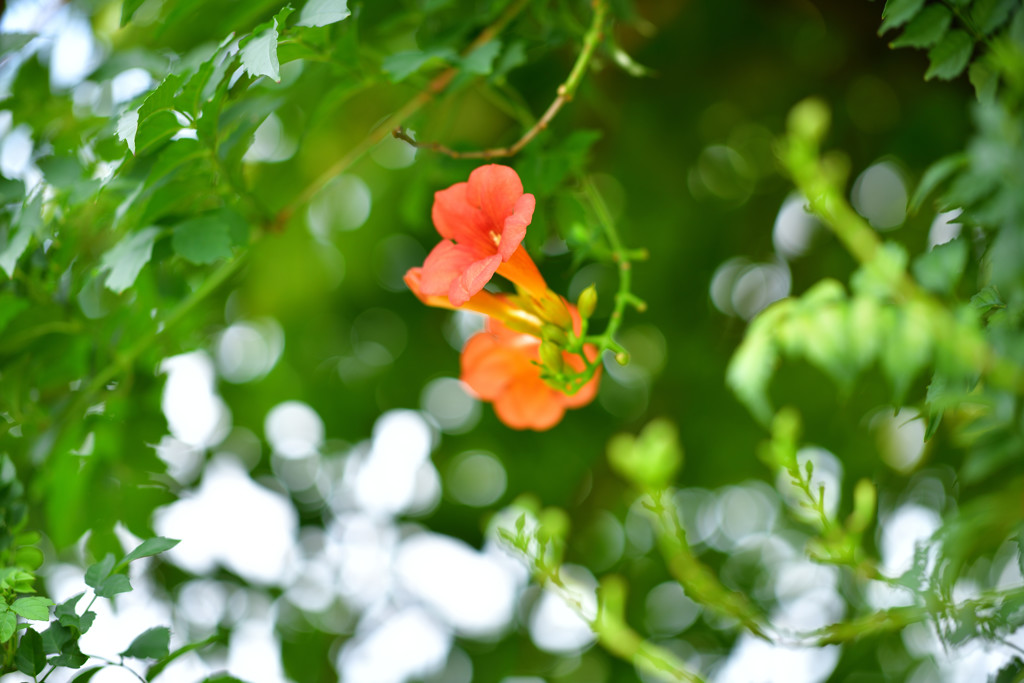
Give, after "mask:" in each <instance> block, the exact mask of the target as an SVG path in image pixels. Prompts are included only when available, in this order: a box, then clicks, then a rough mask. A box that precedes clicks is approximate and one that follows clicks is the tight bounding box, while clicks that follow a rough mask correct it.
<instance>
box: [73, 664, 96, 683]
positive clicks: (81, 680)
mask: <svg viewBox="0 0 1024 683" xmlns="http://www.w3.org/2000/svg"><path fill="white" fill-rule="evenodd" d="M100 671H103V667H102V666H91V667H89V668H88V669H82V671H80V672H79V673H78V675H77V676H75V677H74V678H72V679H71V683H89V680H90V679H91V678H92V677H93V676H95V675H96V674H98V673H99V672H100Z"/></svg>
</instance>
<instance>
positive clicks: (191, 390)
mask: <svg viewBox="0 0 1024 683" xmlns="http://www.w3.org/2000/svg"><path fill="white" fill-rule="evenodd" d="M160 371H161V372H164V373H167V383H166V384H165V385H164V393H163V399H162V401H161V407H162V408H163V412H164V415H165V416H166V417H167V425H168V427H169V428H170V431H171V434H172V435H173V436H174V438H176V439H178V440H179V441H181V442H183V443H186V444H188V445H190V446H195V447H197V448H208V447H210V446H213V445H214V444H217V443H219V442H220V441H222V440H223V439H224V437H225V436H227V433H228V431H230V429H231V412H230V411H229V410H228V407H227V405H226V404H225V403H224V401H223V400H222V399H221V397H220V396H218V395H217V393H216V387H215V377H216V376H215V374H214V369H213V361H212V360H211V359H210V356H209V355H208V354H207V353H206V352H205V351H193V352H191V353H185V354H181V355H179V356H172V357H171V358H165V359H164V360H163V362H161V363H160Z"/></svg>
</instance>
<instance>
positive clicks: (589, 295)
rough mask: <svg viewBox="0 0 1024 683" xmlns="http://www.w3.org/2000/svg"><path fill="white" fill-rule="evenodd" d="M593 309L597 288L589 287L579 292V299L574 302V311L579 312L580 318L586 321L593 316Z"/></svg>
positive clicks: (595, 303)
mask: <svg viewBox="0 0 1024 683" xmlns="http://www.w3.org/2000/svg"><path fill="white" fill-rule="evenodd" d="M595 308H597V287H595V286H594V285H590V286H589V287H587V288H586V289H584V290H583V291H582V292H580V298H579V299H577V300H576V309H577V310H578V311H579V312H580V317H582V318H583V319H584V320H586V319H587V318H589V317H590V316H592V315H594V309H595Z"/></svg>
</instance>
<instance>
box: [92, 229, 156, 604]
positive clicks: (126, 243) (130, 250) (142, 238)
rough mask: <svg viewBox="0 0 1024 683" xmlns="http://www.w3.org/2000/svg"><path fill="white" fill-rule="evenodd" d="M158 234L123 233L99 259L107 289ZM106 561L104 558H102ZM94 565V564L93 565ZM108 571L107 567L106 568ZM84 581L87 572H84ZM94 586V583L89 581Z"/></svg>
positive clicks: (130, 277)
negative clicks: (107, 274) (107, 273)
mask: <svg viewBox="0 0 1024 683" xmlns="http://www.w3.org/2000/svg"><path fill="white" fill-rule="evenodd" d="M159 234H160V228H157V227H155V226H151V227H148V228H143V229H142V230H139V231H138V232H135V233H131V234H129V235H125V236H124V237H123V238H122V239H121V241H120V242H118V243H117V244H116V245H114V247H113V248H112V249H110V251H108V252H107V253H105V254H104V255H103V258H102V259H100V268H101V270H108V271H110V275H109V276H107V289H109V290H110V291H112V292H114V293H116V294H120V293H121V292H123V291H124V290H126V289H128V288H129V287H131V286H132V285H133V284H134V283H135V278H137V277H138V276H139V272H140V271H141V270H142V267H143V266H145V265H146V264H147V263H149V259H150V258H151V257H152V256H153V242H155V241H156V238H157V236H158V235H159ZM104 562H106V560H104ZM94 566H95V565H94ZM110 566H111V567H112V566H114V557H113V555H111V556H110ZM107 571H108V573H109V569H108V570H107ZM86 583H89V581H88V573H87V574H86ZM89 585H90V586H93V587H95V584H92V583H89Z"/></svg>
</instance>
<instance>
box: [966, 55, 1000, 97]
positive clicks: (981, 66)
mask: <svg viewBox="0 0 1024 683" xmlns="http://www.w3.org/2000/svg"><path fill="white" fill-rule="evenodd" d="M967 79H968V80H969V81H970V82H971V85H973V86H974V94H975V96H976V97H977V98H978V101H979V102H981V103H982V104H993V103H994V102H995V99H996V90H997V89H998V88H999V73H998V72H997V71H996V70H995V69H993V68H992V67H991V66H989V65H988V64H986V63H985V62H983V61H978V62H974V63H973V64H971V66H970V68H969V69H967Z"/></svg>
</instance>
